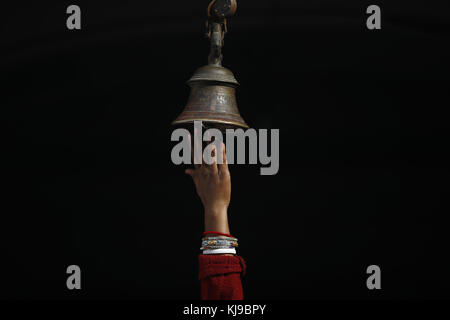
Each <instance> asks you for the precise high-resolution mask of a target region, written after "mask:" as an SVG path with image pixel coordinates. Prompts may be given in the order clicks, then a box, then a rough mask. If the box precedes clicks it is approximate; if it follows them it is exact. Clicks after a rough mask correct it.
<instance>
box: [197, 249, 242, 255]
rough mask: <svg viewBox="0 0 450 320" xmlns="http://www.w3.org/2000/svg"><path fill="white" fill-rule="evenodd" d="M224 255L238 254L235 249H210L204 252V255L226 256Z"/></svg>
mask: <svg viewBox="0 0 450 320" xmlns="http://www.w3.org/2000/svg"><path fill="white" fill-rule="evenodd" d="M224 253H231V254H236V249H235V248H230V249H208V250H203V254H224Z"/></svg>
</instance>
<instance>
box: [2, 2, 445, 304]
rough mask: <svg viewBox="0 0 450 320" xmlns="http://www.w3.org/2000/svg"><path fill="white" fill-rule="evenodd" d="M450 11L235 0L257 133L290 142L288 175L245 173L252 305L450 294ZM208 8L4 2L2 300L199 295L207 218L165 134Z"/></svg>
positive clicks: (235, 208)
mask: <svg viewBox="0 0 450 320" xmlns="http://www.w3.org/2000/svg"><path fill="white" fill-rule="evenodd" d="M446 2H447V0H445V1H444V0H443V1H432V2H430V1H424V0H423V1H406V0H399V1H395V3H393V1H376V2H372V1H370V2H369V1H339V2H336V1H331V0H324V1H312V0H307V1H296V0H290V1H287V0H277V1H275V0H272V1H268V0H260V1H250V0H246V1H244V0H242V1H238V11H237V14H236V16H235V17H234V18H233V19H232V20H231V21H230V24H229V33H228V34H227V37H226V40H225V41H226V42H225V49H224V65H225V66H226V67H229V68H230V69H231V70H232V71H233V72H234V74H235V76H236V78H237V79H238V81H239V82H240V84H241V86H240V88H239V89H238V93H237V94H238V103H239V108H240V111H241V114H242V116H243V117H244V119H245V120H246V122H247V123H249V124H250V126H251V127H254V128H268V129H270V128H277V129H280V171H279V173H278V174H277V175H275V176H260V174H259V166H256V165H251V166H250V165H249V166H236V165H235V166H232V167H231V174H232V201H231V206H230V211H229V215H230V228H231V232H232V234H234V235H236V236H237V237H238V238H239V240H240V248H239V253H240V254H241V255H242V256H243V257H244V258H245V259H246V261H247V264H248V274H247V276H246V277H245V279H244V289H245V295H246V297H247V298H249V299H259V298H263V299H272V298H275V299H280V298H284V299H295V298H302V299H346V298H352V299H358V298H370V299H372V298H374V299H379V298H382V299H383V298H386V299H393V298H395V299H397V298H402V299H404V298H449V297H450V294H449V292H450V291H449V288H450V281H449V277H448V271H449V266H450V265H449V262H448V261H447V256H448V251H449V250H448V236H447V234H448V224H446V223H445V220H444V218H445V215H447V214H448V212H449V210H448V209H449V208H448V204H447V202H448V191H449V188H448V179H449V168H448V163H449V157H448V155H447V153H448V150H447V149H448V147H449V145H448V138H449V136H448V132H447V130H448V116H447V113H446V109H447V108H448V107H449V102H448V101H449V87H448V86H449V80H448V77H449V71H450V63H449V61H448V58H449V53H450V49H449V48H448V42H449V35H450V33H449V28H448V27H449V13H448V11H446V10H445V9H446V8H445V7H444V5H445V4H446ZM208 3H209V1H206V0H202V1H162V0H159V1H119V2H114V1H95V2H94V1H90V2H89V3H88V2H81V1H76V2H68V1H46V2H42V1H39V2H33V3H30V4H25V3H22V4H20V5H19V4H18V5H15V6H14V7H13V6H11V5H6V4H5V5H3V4H2V5H1V9H0V12H1V13H2V19H1V25H2V33H1V41H2V44H3V45H2V47H3V48H2V50H1V51H2V53H1V55H2V57H1V61H0V63H1V76H2V78H3V80H5V82H4V85H3V86H2V94H1V96H2V98H1V120H2V127H3V128H4V129H6V135H5V139H4V142H3V144H2V159H3V160H4V161H5V162H4V164H3V165H2V171H3V174H2V178H1V180H2V184H3V185H4V187H5V188H4V189H3V191H2V198H3V200H2V210H1V223H0V230H1V232H0V234H1V235H0V248H1V253H0V265H1V267H0V268H1V269H0V270H1V275H0V277H1V278H0V297H1V298H38V299H40V298H68V299H78V298H81V299H87V298H89V299H93V298H152V299H160V298H162V299H166V298H167V299H198V298H199V284H198V280H197V254H198V252H199V250H198V248H199V245H200V233H201V232H202V231H203V220H202V206H201V203H200V200H199V199H198V197H197V196H196V194H195V190H194V186H193V184H192V182H191V181H190V178H189V177H188V176H185V174H184V169H185V167H183V166H175V165H173V164H172V162H171V160H170V151H171V148H172V146H173V145H174V143H172V142H170V135H171V132H172V127H171V126H170V123H171V121H172V120H173V119H174V118H175V117H176V116H177V115H178V114H179V113H180V112H181V111H182V109H183V106H184V104H185V102H186V100H187V97H188V94H189V88H188V86H187V85H186V84H185V81H186V80H188V79H189V78H190V76H191V75H192V73H193V72H194V70H195V69H196V68H198V67H200V66H202V65H204V64H206V62H207V61H206V60H207V55H208V41H207V40H206V39H205V38H204V37H203V33H204V31H205V30H204V20H205V13H206V7H207V5H208ZM70 4H78V5H79V6H80V7H81V10H82V30H79V31H70V30H68V29H67V28H66V18H67V16H68V15H67V14H66V8H67V6H69V5H70ZM371 4H377V5H379V6H380V7H381V10H382V11H381V12H382V29H381V30H374V31H370V30H368V29H367V28H366V18H367V17H368V15H367V14H366V8H367V7H368V6H369V5H371ZM71 264H77V265H79V266H80V267H81V269H82V290H81V291H69V290H67V288H66V277H67V274H66V268H67V266H69V265H71ZM371 264H376V265H379V266H380V267H381V271H382V290H379V291H369V290H368V289H367V288H366V278H367V274H366V268H367V266H369V265H371Z"/></svg>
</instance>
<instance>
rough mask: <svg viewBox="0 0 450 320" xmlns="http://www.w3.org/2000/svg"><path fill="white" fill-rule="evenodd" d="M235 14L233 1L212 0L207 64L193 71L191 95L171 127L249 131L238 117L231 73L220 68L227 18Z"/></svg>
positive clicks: (236, 83) (208, 23)
mask: <svg viewBox="0 0 450 320" xmlns="http://www.w3.org/2000/svg"><path fill="white" fill-rule="evenodd" d="M235 11H236V0H214V1H212V2H211V4H210V5H209V7H208V21H207V27H208V33H207V36H208V38H209V39H210V41H211V52H210V55H209V58H208V60H209V63H208V65H206V66H203V67H201V68H199V69H198V70H197V71H195V73H194V75H193V76H192V77H191V79H189V81H188V82H187V83H188V85H189V86H190V87H191V93H190V96H189V99H188V102H187V105H186V107H185V108H184V110H183V112H182V113H181V114H180V115H179V116H178V118H176V119H175V121H173V122H172V124H173V125H186V124H192V123H193V122H194V121H195V120H200V121H203V122H205V123H207V124H209V125H211V126H214V127H217V128H222V129H223V128H233V127H240V128H248V125H247V124H246V123H245V121H244V119H242V117H241V115H240V114H239V110H238V107H237V102H236V87H237V86H238V85H239V83H238V82H237V80H236V79H235V77H234V75H233V73H232V72H231V71H230V70H228V69H227V68H224V67H223V66H222V47H223V39H224V35H225V33H226V17H228V16H231V15H233V14H234V13H235Z"/></svg>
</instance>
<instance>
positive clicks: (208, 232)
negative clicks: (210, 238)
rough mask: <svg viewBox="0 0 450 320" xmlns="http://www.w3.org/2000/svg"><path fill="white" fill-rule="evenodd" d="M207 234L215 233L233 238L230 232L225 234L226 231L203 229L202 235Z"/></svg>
mask: <svg viewBox="0 0 450 320" xmlns="http://www.w3.org/2000/svg"><path fill="white" fill-rule="evenodd" d="M207 234H217V235H219V236H225V237H231V238H234V237H233V236H232V235H231V234H226V233H222V232H217V231H205V232H203V233H202V236H206V235H207Z"/></svg>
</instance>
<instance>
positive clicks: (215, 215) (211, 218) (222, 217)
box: [205, 208, 230, 234]
mask: <svg viewBox="0 0 450 320" xmlns="http://www.w3.org/2000/svg"><path fill="white" fill-rule="evenodd" d="M205 231H217V232H221V233H226V234H229V233H230V229H229V226H228V214H227V208H222V209H215V210H211V209H205Z"/></svg>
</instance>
